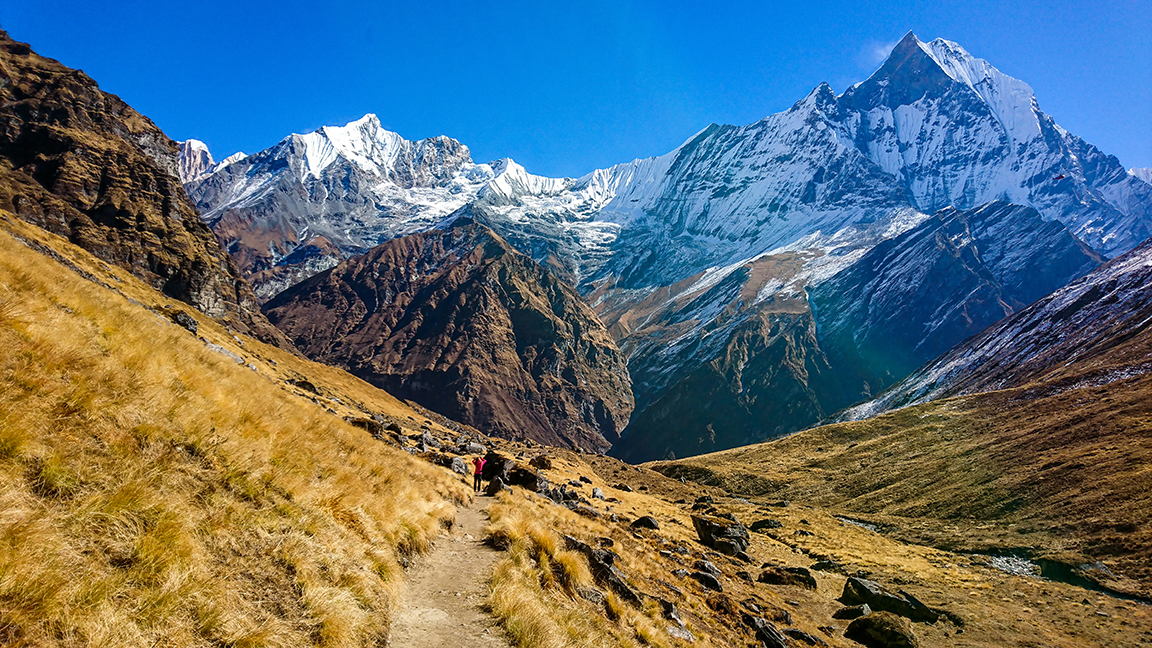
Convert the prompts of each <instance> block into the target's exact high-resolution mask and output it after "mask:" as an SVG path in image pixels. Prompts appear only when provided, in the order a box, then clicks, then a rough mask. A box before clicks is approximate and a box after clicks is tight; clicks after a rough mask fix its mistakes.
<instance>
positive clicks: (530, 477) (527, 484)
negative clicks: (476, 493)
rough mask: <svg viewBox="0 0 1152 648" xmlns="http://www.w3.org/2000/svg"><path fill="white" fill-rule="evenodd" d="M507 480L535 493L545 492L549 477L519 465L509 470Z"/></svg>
mask: <svg viewBox="0 0 1152 648" xmlns="http://www.w3.org/2000/svg"><path fill="white" fill-rule="evenodd" d="M485 468H487V466H485ZM506 481H507V482H508V483H509V484H511V485H513V486H520V487H522V488H525V489H527V490H529V491H532V492H533V493H543V492H544V491H547V490H548V478H547V477H545V476H544V475H541V474H540V473H538V472H536V471H535V470H529V469H527V468H521V467H519V466H517V467H515V468H513V469H511V470H509V471H508V478H507V480H506Z"/></svg>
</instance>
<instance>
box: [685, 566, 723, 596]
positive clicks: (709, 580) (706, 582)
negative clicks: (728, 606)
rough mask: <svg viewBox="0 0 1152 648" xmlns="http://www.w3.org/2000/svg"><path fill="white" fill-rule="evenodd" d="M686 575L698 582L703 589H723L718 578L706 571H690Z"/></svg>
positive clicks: (720, 590) (721, 590)
mask: <svg viewBox="0 0 1152 648" xmlns="http://www.w3.org/2000/svg"><path fill="white" fill-rule="evenodd" d="M688 576H689V577H691V578H693V579H695V580H696V582H698V583H700V585H702V586H703V587H704V588H705V589H710V590H715V591H717V592H723V591H724V586H723V585H721V584H720V579H719V578H716V577H715V576H713V575H712V574H709V573H708V572H699V571H698V572H692V573H691V574H689V575H688Z"/></svg>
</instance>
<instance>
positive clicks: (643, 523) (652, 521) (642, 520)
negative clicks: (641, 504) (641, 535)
mask: <svg viewBox="0 0 1152 648" xmlns="http://www.w3.org/2000/svg"><path fill="white" fill-rule="evenodd" d="M630 526H631V527H632V528H633V529H652V530H654V531H656V530H659V529H660V523H659V522H657V521H656V518H654V517H652V516H651V515H645V516H643V517H639V518H636V520H635V521H634V522H632V524H631V525H630Z"/></svg>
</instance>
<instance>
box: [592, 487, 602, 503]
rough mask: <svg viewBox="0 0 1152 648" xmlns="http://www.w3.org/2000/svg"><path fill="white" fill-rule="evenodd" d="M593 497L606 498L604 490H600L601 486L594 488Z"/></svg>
mask: <svg viewBox="0 0 1152 648" xmlns="http://www.w3.org/2000/svg"><path fill="white" fill-rule="evenodd" d="M592 499H599V500H602V499H604V491H602V490H600V489H599V488H593V489H592Z"/></svg>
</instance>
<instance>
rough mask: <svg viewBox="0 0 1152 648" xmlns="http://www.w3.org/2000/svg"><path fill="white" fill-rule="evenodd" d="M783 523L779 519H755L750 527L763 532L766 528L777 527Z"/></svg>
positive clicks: (757, 531)
mask: <svg viewBox="0 0 1152 648" xmlns="http://www.w3.org/2000/svg"><path fill="white" fill-rule="evenodd" d="M783 526H784V525H783V524H782V523H781V522H780V521H779V520H773V519H770V518H765V519H763V520H756V521H755V522H753V523H752V527H751V529H752V530H753V531H755V532H756V533H764V532H765V531H767V530H768V529H779V528H781V527H783Z"/></svg>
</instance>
